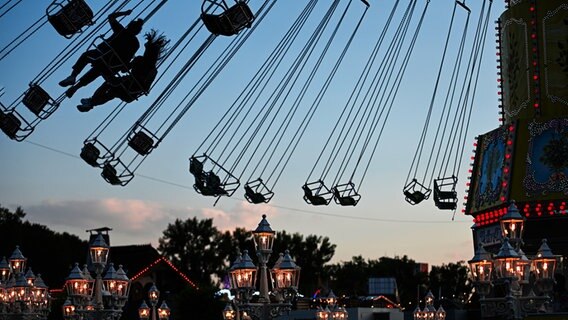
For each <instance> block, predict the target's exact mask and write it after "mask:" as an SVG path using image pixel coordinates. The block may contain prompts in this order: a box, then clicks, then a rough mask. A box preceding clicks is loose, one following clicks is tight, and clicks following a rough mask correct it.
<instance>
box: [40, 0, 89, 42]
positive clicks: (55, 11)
mask: <svg viewBox="0 0 568 320" xmlns="http://www.w3.org/2000/svg"><path fill="white" fill-rule="evenodd" d="M46 15H47V20H48V21H49V23H51V25H52V26H53V28H55V31H57V33H59V34H60V35H62V36H64V37H65V38H67V39H70V38H71V37H73V35H75V34H76V33H80V32H82V29H83V27H86V26H88V25H92V24H94V22H93V17H94V15H93V10H91V8H89V6H88V5H87V3H85V1H84V0H68V1H57V0H56V1H53V2H52V3H51V4H50V5H49V6H48V7H47V10H46Z"/></svg>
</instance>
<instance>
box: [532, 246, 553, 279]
mask: <svg viewBox="0 0 568 320" xmlns="http://www.w3.org/2000/svg"><path fill="white" fill-rule="evenodd" d="M532 266H533V270H534V272H535V275H536V280H540V279H552V278H553V277H554V271H555V270H556V256H555V255H554V254H552V250H550V247H549V246H548V243H547V241H546V239H542V244H541V245H540V248H538V251H537V252H536V256H535V257H534V258H533V260H532Z"/></svg>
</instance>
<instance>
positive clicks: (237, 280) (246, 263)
mask: <svg viewBox="0 0 568 320" xmlns="http://www.w3.org/2000/svg"><path fill="white" fill-rule="evenodd" d="M237 260H238V263H237V264H233V266H232V267H231V270H229V275H230V277H231V287H232V288H233V289H252V288H254V287H255V284H256V273H257V271H258V268H257V267H256V266H255V265H254V263H253V262H252V259H251V258H250V256H249V255H248V251H247V250H245V251H243V256H242V257H241V258H240V259H237Z"/></svg>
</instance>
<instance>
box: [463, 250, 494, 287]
mask: <svg viewBox="0 0 568 320" xmlns="http://www.w3.org/2000/svg"><path fill="white" fill-rule="evenodd" d="M468 263H469V268H470V271H471V274H472V275H473V280H474V281H475V282H478V283H489V282H490V281H491V271H492V270H493V261H492V259H491V254H490V253H489V252H487V251H485V249H484V248H483V245H482V244H481V243H479V246H478V248H477V250H475V255H474V256H473V258H472V259H471V260H469V261H468Z"/></svg>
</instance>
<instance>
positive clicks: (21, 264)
mask: <svg viewBox="0 0 568 320" xmlns="http://www.w3.org/2000/svg"><path fill="white" fill-rule="evenodd" d="M27 260H28V259H27V258H26V257H24V255H23V254H22V251H20V246H16V250H14V252H13V253H12V255H11V256H10V258H9V259H8V264H9V265H10V270H12V273H16V274H18V273H23V272H24V270H25V268H26V261H27Z"/></svg>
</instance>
